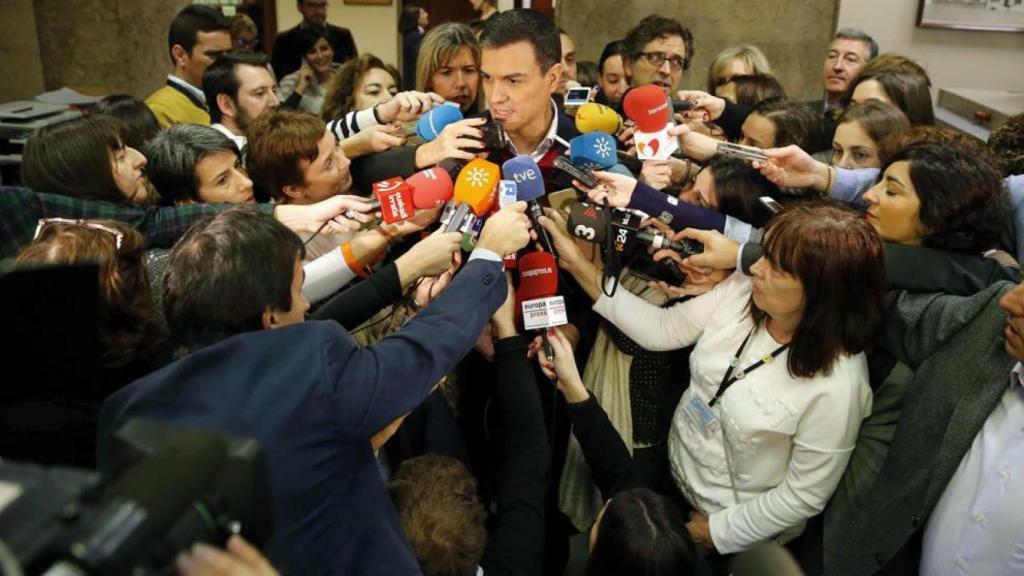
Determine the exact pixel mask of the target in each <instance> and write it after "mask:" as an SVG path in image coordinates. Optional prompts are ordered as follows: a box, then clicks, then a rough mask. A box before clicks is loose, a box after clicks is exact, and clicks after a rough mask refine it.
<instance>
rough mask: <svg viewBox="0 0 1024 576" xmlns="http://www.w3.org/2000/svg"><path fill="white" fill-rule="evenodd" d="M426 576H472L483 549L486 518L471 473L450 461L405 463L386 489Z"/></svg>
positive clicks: (429, 459)
mask: <svg viewBox="0 0 1024 576" xmlns="http://www.w3.org/2000/svg"><path fill="white" fill-rule="evenodd" d="M388 488H389V490H390V492H391V501H392V502H393V503H394V505H395V510H396V511H397V512H398V517H399V519H400V520H401V522H402V528H403V529H404V530H405V535H406V537H407V538H408V539H409V544H410V545H411V546H412V549H413V552H414V553H415V554H416V560H417V561H418V562H419V565H420V569H422V570H423V574H424V575H425V576H473V575H474V574H476V569H477V566H478V565H479V564H480V558H481V557H482V556H483V553H484V546H485V545H486V543H487V531H486V528H485V526H484V521H485V520H486V513H485V511H484V507H483V505H482V504H481V503H480V497H479V496H478V495H477V489H476V481H475V480H474V479H473V476H472V475H471V474H470V473H469V470H467V469H466V467H465V466H464V465H463V464H462V463H461V462H459V461H458V460H455V459H453V458H450V457H448V456H441V455H439V454H427V455H425V456H418V457H416V458H412V459H410V460H406V461H405V462H404V463H403V464H402V466H401V467H400V468H399V469H398V472H397V473H396V474H395V476H394V479H393V480H392V481H391V483H390V484H389V485H388Z"/></svg>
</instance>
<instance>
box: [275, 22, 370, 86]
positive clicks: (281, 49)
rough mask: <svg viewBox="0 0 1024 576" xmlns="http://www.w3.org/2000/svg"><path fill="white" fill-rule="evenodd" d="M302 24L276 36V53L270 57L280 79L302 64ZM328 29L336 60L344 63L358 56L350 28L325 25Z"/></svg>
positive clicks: (328, 36) (328, 38) (328, 37)
mask: <svg viewBox="0 0 1024 576" xmlns="http://www.w3.org/2000/svg"><path fill="white" fill-rule="evenodd" d="M301 26H302V24H299V25H298V26H295V27H294V28H289V29H287V30H285V31H284V32H281V33H279V34H278V35H277V36H275V37H274V53H273V55H271V57H270V65H271V66H273V68H274V74H276V75H277V78H278V80H280V79H281V78H284V77H285V76H287V75H289V74H291V73H292V72H295V71H296V70H298V69H299V68H300V67H301V66H302V54H301V52H300V51H299V47H298V45H297V44H296V37H297V36H298V33H299V28H300V27H301ZM324 26H325V28H326V30H327V40H328V41H329V42H330V43H331V48H334V61H335V62H337V63H338V64H342V63H344V62H346V61H348V60H350V59H352V58H355V57H356V56H359V50H357V49H356V41H355V40H354V39H353V38H352V32H349V29H348V28H342V27H341V26H335V25H333V24H325V25H324Z"/></svg>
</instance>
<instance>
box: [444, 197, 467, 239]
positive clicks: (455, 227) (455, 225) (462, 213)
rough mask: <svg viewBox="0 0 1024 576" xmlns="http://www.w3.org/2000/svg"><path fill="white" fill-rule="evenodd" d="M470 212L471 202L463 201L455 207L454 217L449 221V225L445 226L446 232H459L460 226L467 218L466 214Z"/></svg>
mask: <svg viewBox="0 0 1024 576" xmlns="http://www.w3.org/2000/svg"><path fill="white" fill-rule="evenodd" d="M467 214H469V204H466V203H465V202H462V203H460V204H459V205H458V207H456V208H455V213H454V214H452V219H451V220H449V221H448V226H447V227H445V229H444V231H445V234H447V233H450V232H458V231H459V228H460V227H462V221H463V220H465V219H466V215H467Z"/></svg>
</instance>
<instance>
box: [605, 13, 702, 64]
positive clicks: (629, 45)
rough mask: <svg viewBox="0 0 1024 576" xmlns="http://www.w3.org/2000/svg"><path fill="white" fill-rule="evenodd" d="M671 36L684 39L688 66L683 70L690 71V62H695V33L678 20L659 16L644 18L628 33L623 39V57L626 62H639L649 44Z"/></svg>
mask: <svg viewBox="0 0 1024 576" xmlns="http://www.w3.org/2000/svg"><path fill="white" fill-rule="evenodd" d="M670 36H679V37H680V38H682V39H683V45H684V46H685V47H686V64H685V65H684V66H683V69H684V70H689V69H690V62H691V61H693V33H691V32H690V29H689V28H687V27H686V26H683V25H682V24H681V23H680V22H679V21H678V20H673V19H671V18H665V17H664V16H658V15H657V14H651V15H650V16H648V17H646V18H644V19H643V20H641V21H640V22H639V23H638V24H637V25H636V26H634V27H633V29H632V30H630V31H629V32H628V33H626V37H625V38H623V39H622V42H623V44H624V49H623V51H622V57H623V58H624V59H626V60H637V59H638V58H640V53H641V52H643V51H644V46H646V45H647V43H648V42H650V41H652V40H655V39H657V38H667V37H670Z"/></svg>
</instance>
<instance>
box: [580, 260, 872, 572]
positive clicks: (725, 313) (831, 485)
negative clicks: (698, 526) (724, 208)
mask: <svg viewBox="0 0 1024 576" xmlns="http://www.w3.org/2000/svg"><path fill="white" fill-rule="evenodd" d="M750 291H751V280H750V278H748V277H746V276H744V275H743V274H741V273H739V272H737V273H734V274H733V275H732V276H730V277H729V278H727V279H726V280H725V281H723V282H722V283H720V284H719V285H718V286H716V287H715V288H714V289H713V290H711V291H710V292H708V293H706V294H703V295H701V296H698V297H696V298H692V299H690V300H688V301H686V302H682V303H680V304H676V305H675V306H672V307H671V308H668V309H661V308H658V307H656V306H654V305H652V304H649V303H648V302H645V301H644V300H642V299H641V298H639V297H637V296H635V295H633V294H630V293H629V292H628V291H626V290H618V291H616V293H615V296H614V297H613V298H608V297H607V296H603V295H602V296H601V298H600V299H598V301H597V302H596V303H595V304H594V310H595V311H597V312H598V313H599V314H601V315H602V316H604V317H605V318H607V319H608V320H609V321H610V322H611V323H612V324H614V325H615V326H616V327H618V328H619V329H620V330H622V331H623V332H624V333H625V334H626V335H627V336H629V337H630V338H632V339H633V340H634V341H636V342H637V344H639V345H640V346H643V347H644V348H646V349H648V350H652V351H665V350H675V349H678V348H684V347H686V346H690V345H692V344H694V343H696V347H695V348H694V350H693V353H692V354H691V355H690V386H689V388H688V389H687V390H686V392H685V393H684V394H683V397H682V399H681V400H680V402H679V405H678V406H677V408H676V412H675V416H674V417H673V421H672V430H671V431H670V433H669V439H668V443H669V445H668V447H669V460H670V464H671V468H672V475H673V477H674V478H675V481H676V484H677V485H678V486H679V489H680V491H681V492H682V493H683V495H684V496H686V498H687V500H689V502H690V503H691V504H692V505H693V506H694V507H695V508H696V509H697V510H699V511H700V512H701V513H703V514H705V515H707V516H708V520H709V524H710V529H711V539H712V541H713V542H714V544H715V548H716V549H717V550H718V551H719V552H720V553H722V554H731V553H734V552H739V551H742V550H744V549H746V548H748V547H750V546H751V545H753V544H755V543H758V542H762V541H764V540H768V539H773V538H774V539H777V540H778V541H786V540H789V539H792V538H793V537H795V536H797V535H799V534H800V532H801V531H803V526H804V523H805V521H806V520H807V519H808V518H810V517H812V516H814V515H815V514H817V513H819V512H820V511H821V510H822V509H824V507H825V504H826V503H827V502H828V499H829V498H830V497H831V495H832V492H833V491H834V490H835V488H836V486H837V485H838V483H839V480H840V478H841V477H842V474H843V471H844V469H845V468H846V464H847V461H848V460H849V458H850V453H851V451H852V450H853V447H854V443H855V442H856V439H857V432H858V430H859V429H860V423H861V421H862V420H863V419H864V418H865V417H867V415H868V414H870V413H871V388H870V386H869V383H868V368H867V361H866V359H865V356H864V354H857V355H855V356H840V357H839V359H838V360H837V361H836V362H835V364H834V365H833V367H832V372H831V373H830V374H829V375H827V376H826V375H822V374H819V375H817V376H814V377H813V378H795V377H793V376H791V375H790V374H789V370H788V369H787V361H788V358H789V351H788V350H787V351H785V352H783V353H781V354H780V355H779V356H778V357H776V358H775V360H774V361H773V362H770V363H766V364H764V365H762V366H761V367H759V368H757V369H756V370H754V371H752V372H749V373H748V374H747V375H746V376H745V377H744V378H742V379H740V380H737V381H736V382H735V383H734V384H733V385H732V386H730V387H729V388H728V390H727V391H726V392H725V393H724V394H723V395H722V397H721V398H720V399H719V401H718V402H717V403H716V404H715V406H713V407H711V411H712V412H713V413H714V414H715V416H716V418H717V419H718V421H719V422H720V423H721V426H720V427H719V429H718V431H717V432H715V433H714V434H712V435H710V437H705V435H704V432H703V428H702V427H701V425H700V424H698V423H696V422H694V421H693V419H692V418H691V416H690V415H689V414H688V413H687V410H686V406H687V405H688V404H689V402H690V400H691V398H692V397H693V396H694V395H698V396H699V397H700V398H701V399H703V400H704V402H706V403H710V401H711V399H712V398H713V397H714V395H715V393H716V392H717V391H718V388H719V385H720V384H721V383H722V378H723V376H724V375H725V372H726V369H727V368H728V366H729V361H730V360H731V358H732V356H733V355H734V354H736V352H737V351H738V350H739V347H740V344H741V343H742V342H743V339H744V338H746V336H747V334H750V330H751V328H753V326H754V323H753V320H752V319H751V317H750V315H749V313H748V303H749V301H750ZM778 347H779V343H778V342H776V341H775V340H774V339H773V338H772V337H771V335H770V334H769V333H768V331H767V330H766V329H764V328H763V327H762V328H759V329H757V330H755V331H754V333H753V334H752V335H751V337H750V340H749V341H748V342H747V345H746V347H745V349H744V351H743V353H742V355H741V357H740V359H739V363H738V366H737V369H739V368H746V367H748V366H750V365H751V364H754V363H755V362H757V360H759V359H760V358H761V357H762V356H765V355H768V354H771V353H772V352H773V351H775V350H776V349H777V348H778Z"/></svg>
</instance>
